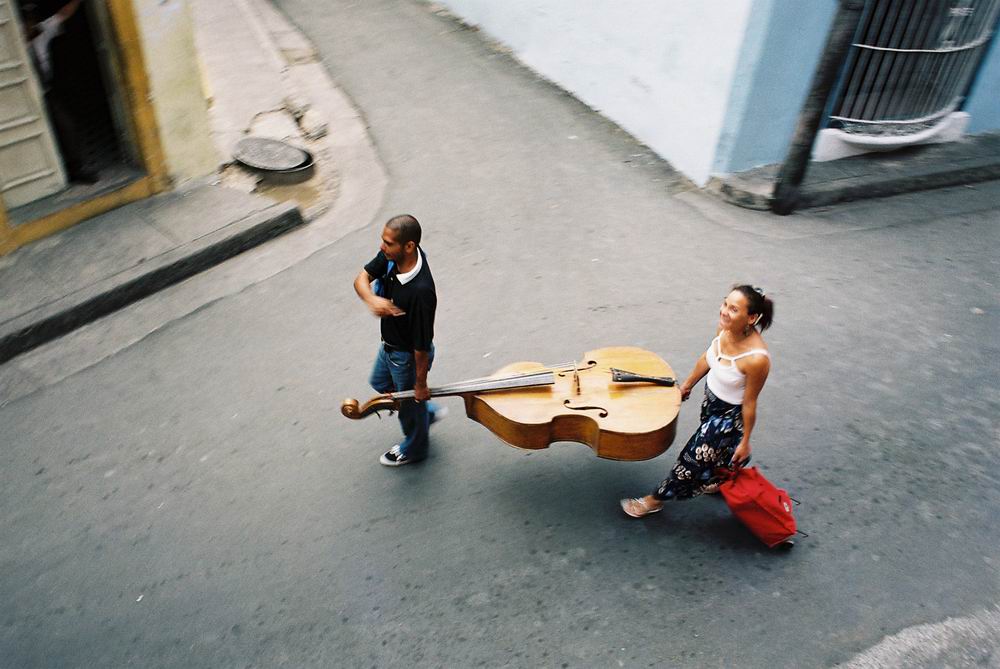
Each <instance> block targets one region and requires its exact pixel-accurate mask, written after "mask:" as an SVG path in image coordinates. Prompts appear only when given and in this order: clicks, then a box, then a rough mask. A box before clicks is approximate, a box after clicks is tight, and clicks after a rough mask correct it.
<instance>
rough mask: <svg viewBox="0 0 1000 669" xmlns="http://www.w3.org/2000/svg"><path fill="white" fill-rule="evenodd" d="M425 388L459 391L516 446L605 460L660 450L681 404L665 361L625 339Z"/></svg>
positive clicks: (382, 398) (392, 402)
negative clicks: (586, 453) (579, 447)
mask: <svg viewBox="0 0 1000 669" xmlns="http://www.w3.org/2000/svg"><path fill="white" fill-rule="evenodd" d="M430 393H431V396H432V397H448V396H452V397H454V396H458V397H461V398H462V399H463V400H464V401H465V413H466V415H467V416H468V417H469V418H471V419H472V420H474V421H476V422H478V423H480V424H482V425H483V426H484V427H486V428H487V429H488V430H490V431H491V432H493V434H495V435H496V436H498V437H499V438H500V439H502V440H503V441H505V442H506V443H508V444H510V445H511V446H514V447H516V448H523V449H530V450H537V449H542V448H548V446H549V444H552V443H554V442H560V441H570V442H578V443H581V444H585V445H587V446H589V447H590V448H591V449H592V450H593V451H594V453H595V454H596V455H597V457H599V458H606V459H609V460H648V459H650V458H654V457H656V456H658V455H660V454H661V453H663V452H664V451H666V450H667V448H668V447H669V446H670V444H671V443H673V440H674V436H675V434H676V430H677V414H678V413H679V412H680V405H681V394H680V390H679V389H678V388H677V384H676V381H675V380H674V372H673V370H672V369H671V368H670V365H668V364H667V363H666V362H665V361H664V360H663V359H662V358H660V357H659V356H658V355H656V354H655V353H651V352H650V351H646V350H643V349H641V348H634V347H625V346H619V347H611V348H602V349H597V350H595V351H589V352H587V353H586V354H584V356H583V358H582V360H581V361H579V362H572V363H565V364H562V365H549V366H547V365H542V364H540V363H537V362H516V363H513V364H510V365H507V366H505V367H502V368H501V369H499V370H497V372H496V373H494V374H493V375H491V376H487V377H482V378H477V379H470V380H467V381H461V382H459V383H452V384H448V385H444V386H440V387H436V388H431V389H430ZM412 399H413V391H412V390H408V391H402V392H396V393H386V394H383V395H377V396H375V397H373V398H372V399H370V400H368V401H367V402H365V403H364V404H360V403H359V402H358V400H355V399H346V400H344V402H343V404H342V406H341V413H343V415H344V416H346V417H347V418H352V419H361V418H365V417H366V416H370V415H372V414H374V413H377V412H380V411H393V410H396V409H398V408H399V404H400V402H405V401H412Z"/></svg>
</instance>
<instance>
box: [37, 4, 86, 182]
mask: <svg viewBox="0 0 1000 669" xmlns="http://www.w3.org/2000/svg"><path fill="white" fill-rule="evenodd" d="M81 2H82V0H71V1H70V2H67V3H66V4H65V5H63V6H62V7H60V8H59V10H58V11H56V12H55V13H54V14H52V15H51V16H49V17H48V18H44V19H43V18H41V17H42V14H41V11H40V9H39V8H38V6H37V5H34V4H26V5H24V7H22V9H21V11H22V14H23V16H24V28H25V32H26V37H27V40H28V51H29V55H30V56H31V60H32V62H33V63H34V66H35V70H36V72H37V73H38V78H39V80H40V82H41V85H42V90H43V92H44V96H45V107H46V109H47V110H48V112H49V118H50V119H51V120H52V129H53V130H54V131H55V135H56V142H57V143H58V144H59V152H60V154H61V155H62V159H63V163H64V164H65V165H66V174H67V176H68V177H69V180H70V181H73V182H76V183H82V184H93V183H97V181H98V175H97V174H96V173H95V172H93V171H90V170H88V169H86V168H85V166H84V151H83V146H82V143H81V141H80V133H79V124H78V122H77V119H76V114H75V107H74V100H73V95H72V94H71V93H70V90H71V88H72V87H71V85H70V82H67V81H65V80H64V79H65V76H64V75H63V76H59V75H58V70H59V69H60V68H58V67H56V66H55V63H54V61H55V60H57V59H55V58H54V57H53V51H54V47H57V46H58V40H59V39H60V38H61V37H62V35H63V29H64V26H65V24H66V22H67V21H69V20H70V18H72V17H73V15H74V14H76V12H77V10H79V8H80V4H81Z"/></svg>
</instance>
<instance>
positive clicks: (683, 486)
mask: <svg viewBox="0 0 1000 669" xmlns="http://www.w3.org/2000/svg"><path fill="white" fill-rule="evenodd" d="M741 439H743V407H742V405H739V404H730V403H729V402H723V401H722V400H720V399H719V398H718V397H716V396H715V393H713V392H712V391H711V390H709V389H708V386H707V385H706V386H705V399H704V400H702V403H701V425H699V426H698V429H697V430H695V433H694V434H692V435H691V438H690V439H688V442H687V444H686V445H685V446H684V450H683V451H681V454H680V457H678V458H677V463H676V464H674V468H673V469H672V470H671V471H670V476H668V477H667V478H666V479H664V481H663V483H661V484H660V487H659V488H657V489H656V492H654V493H653V497H655V498H656V499H658V500H661V501H665V500H669V499H691V498H692V497H696V496H697V495H700V494H701V493H703V492H704V491H705V487H706V486H709V485H711V484H713V483H718V482H719V477H717V476H714V473H715V469H716V468H717V467H722V466H724V465H728V464H729V461H730V459H732V457H733V452H734V451H736V447H737V446H739V445H740V440H741Z"/></svg>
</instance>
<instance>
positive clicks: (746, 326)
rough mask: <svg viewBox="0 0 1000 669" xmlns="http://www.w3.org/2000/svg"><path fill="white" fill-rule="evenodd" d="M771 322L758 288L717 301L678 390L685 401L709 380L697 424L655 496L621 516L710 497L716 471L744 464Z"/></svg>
mask: <svg viewBox="0 0 1000 669" xmlns="http://www.w3.org/2000/svg"><path fill="white" fill-rule="evenodd" d="M773 318H774V302H772V301H771V300H770V299H769V298H768V297H767V296H765V295H764V291H762V290H761V289H760V288H754V287H753V286H749V285H738V286H734V287H733V289H732V291H730V293H729V294H728V295H726V297H725V299H723V300H722V306H721V308H720V309H719V327H718V330H717V332H716V337H715V339H713V340H712V343H711V344H710V345H709V347H708V350H707V351H706V352H705V353H704V354H702V356H701V357H700V358H698V361H697V362H696V363H695V366H694V370H693V371H692V372H691V374H690V375H689V376H688V377H687V379H686V380H685V381H684V383H683V384H681V386H680V391H681V399H684V400H686V399H687V398H688V397H689V396H690V394H691V389H692V388H693V387H694V386H695V384H697V383H698V381H700V380H701V379H702V377H704V376H705V375H706V374H707V375H708V378H707V379H706V381H705V398H704V400H703V401H702V404H701V424H700V425H699V426H698V429H697V430H695V432H694V434H693V435H691V438H690V439H689V440H688V442H687V444H686V445H685V446H684V450H682V451H681V453H680V456H679V457H678V458H677V462H676V463H675V464H674V468H673V469H672V470H671V471H670V474H669V476H668V477H667V478H666V479H664V481H663V482H662V483H660V485H659V487H658V488H657V489H656V490H655V491H653V492H652V493H651V494H648V495H646V496H645V497H637V498H627V499H623V500H621V507H622V510H623V511H625V513H626V514H628V515H629V516H632V517H633V518H641V517H643V516H647V515H649V514H651V513H656V512H657V511H660V510H661V509H662V508H663V505H664V503H665V502H667V501H668V500H684V499H690V498H692V497H695V496H697V495H700V494H702V493H705V492H715V491H717V490H718V483H719V480H720V479H719V477H718V476H717V474H716V469H717V468H721V467H725V466H727V465H728V466H731V467H742V466H744V465H746V464H747V462H749V460H750V451H751V449H750V433H751V432H752V431H753V428H754V424H755V423H756V422H757V397H758V396H759V395H760V391H761V389H762V388H763V387H764V382H765V381H766V380H767V375H768V372H769V371H770V369H771V356H770V353H769V352H768V350H767V344H766V343H765V342H764V338H763V337H762V336H761V333H762V332H763V331H764V330H766V329H767V328H769V327H770V326H771V322H772V320H773Z"/></svg>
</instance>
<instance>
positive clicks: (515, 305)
mask: <svg viewBox="0 0 1000 669" xmlns="http://www.w3.org/2000/svg"><path fill="white" fill-rule="evenodd" d="M277 4H278V5H279V6H280V7H281V8H282V10H283V11H285V12H287V13H288V15H289V16H290V18H291V19H292V20H293V21H294V22H295V23H296V24H297V25H298V26H299V27H300V28H301V29H302V30H303V32H305V33H306V35H307V36H308V37H309V38H310V39H312V40H313V42H314V43H315V45H316V47H317V48H318V49H319V51H320V53H321V54H322V56H323V59H324V63H325V64H326V65H327V67H328V68H329V70H330V72H331V74H332V76H333V78H334V80H336V81H337V83H338V84H339V85H340V86H342V87H343V88H344V90H345V91H346V92H347V93H348V94H349V95H350V96H351V97H352V99H353V101H354V102H355V104H356V105H357V106H358V108H359V109H360V110H361V111H362V112H363V113H364V114H365V117H366V119H367V121H368V123H369V126H370V132H371V133H372V136H373V138H374V140H375V143H376V145H377V147H378V150H379V153H380V156H381V157H382V159H383V161H384V162H385V164H386V166H387V168H388V171H389V181H390V183H389V189H388V195H387V201H386V203H385V206H384V208H383V211H382V215H381V216H380V219H379V220H377V221H375V222H373V224H372V225H371V226H370V227H369V228H367V229H365V230H361V231H358V232H356V233H353V234H351V235H349V236H348V237H346V238H345V239H343V240H342V241H340V242H338V243H336V244H334V245H332V246H330V247H328V248H326V249H324V250H322V251H320V252H319V253H317V254H315V255H313V256H312V257H310V258H308V259H306V260H304V261H302V262H301V263H299V264H297V265H295V266H294V267H292V268H290V269H288V270H286V271H284V272H282V273H280V274H278V275H276V276H274V277H272V278H270V279H268V280H266V281H263V282H261V283H257V284H255V285H253V286H250V287H248V288H247V289H245V290H244V291H242V292H240V293H239V294H237V295H234V296H231V297H228V298H225V299H221V300H217V301H214V302H211V303H209V304H206V305H205V306H204V307H203V308H202V309H201V310H199V311H197V312H195V313H193V314H191V315H190V316H187V317H185V318H183V319H179V320H177V321H175V322H173V323H171V324H169V325H168V326H166V327H163V328H161V329H159V330H157V331H156V332H154V333H153V334H151V335H149V336H148V337H145V338H144V339H142V340H141V341H139V342H138V343H136V344H134V345H132V346H130V347H128V348H126V349H124V350H122V351H121V352H119V353H118V354H116V355H114V356H112V357H110V358H108V359H106V360H104V361H102V362H100V363H99V364H96V365H94V366H92V367H89V368H87V369H85V370H83V371H81V372H79V373H77V374H75V375H73V376H71V377H69V378H67V379H65V380H63V381H61V382H59V383H56V384H54V385H51V386H49V387H46V388H43V389H41V390H39V391H37V392H35V393H33V394H31V395H29V396H27V397H23V398H20V399H17V400H15V401H13V402H11V403H9V404H7V405H6V406H3V407H2V408H0V434H2V446H0V485H2V488H3V491H4V492H3V497H2V499H0V574H2V577H0V601H3V602H5V606H4V608H3V611H2V612H0V666H3V667H11V668H15V667H17V668H20V667H119V666H142V667H159V666H163V667H185V668H195V667H213V668H217V667H333V666H338V667H340V666H343V667H361V666H372V667H397V666H399V667H401V666H418V667H438V666H440V667H466V666H469V667H472V666H487V667H499V666H521V667H664V666H678V667H687V666H691V667H706V666H707V667H733V666H745V667H828V666H834V665H838V664H844V663H849V662H851V661H852V658H855V659H854V660H853V661H854V662H855V665H854V666H863V665H862V664H857V663H858V662H861V661H862V660H863V658H861V657H860V656H859V654H861V653H863V652H865V651H866V650H868V649H871V648H873V647H875V646H877V645H878V644H880V643H885V642H883V639H884V637H887V636H892V635H898V634H900V633H901V632H903V631H904V630H908V629H910V628H914V626H934V625H941V624H945V623H946V621H948V620H949V619H967V618H975V619H976V620H986V621H987V623H986V625H985V629H986V631H985V632H976V631H973V632H971V633H970V635H969V636H966V637H962V638H963V639H964V641H962V643H961V645H960V646H955V645H954V643H952V644H951V645H949V643H950V642H949V641H948V639H953V637H944V636H940V635H939V636H934V635H933V634H931V639H932V640H931V641H928V642H927V643H926V644H924V650H927V649H928V648H930V649H931V650H933V649H934V648H937V649H938V650H939V651H940V653H941V655H939V656H934V657H948V658H952V659H949V660H947V661H946V662H945V664H939V665H937V666H945V665H948V666H976V663H978V665H979V666H984V665H985V666H1000V665H998V663H1000V639H998V638H997V637H996V635H994V636H990V634H991V632H990V631H989V630H990V629H994V630H995V627H996V625H995V620H996V618H995V617H991V616H993V615H994V612H995V611H996V607H997V601H998V594H1000V552H998V551H997V548H996V547H997V546H998V545H1000V523H998V522H997V520H996V510H997V509H998V504H1000V474H998V472H1000V456H998V452H997V447H998V445H1000V443H998V442H1000V427H998V424H997V420H996V416H997V415H998V411H1000V383H998V381H997V378H998V374H997V372H998V371H1000V370H998V362H997V361H998V359H1000V344H998V338H997V336H996V332H997V330H998V327H1000V318H998V313H1000V293H998V289H997V281H998V269H1000V260H998V257H997V254H996V248H997V247H998V244H1000V226H998V222H1000V214H998V211H1000V210H998V206H997V203H998V202H1000V184H997V183H987V184H980V185H976V186H975V187H968V188H957V189H951V190H946V191H937V192H928V193H922V194H915V195H910V196H904V197H897V198H892V199H887V200H881V201H872V202H867V203H860V204H854V205H846V206H842V207H838V208H833V209H830V210H827V211H814V212H807V213H803V214H799V215H795V216H792V217H788V218H784V219H775V218H772V217H770V216H769V215H767V214H762V213H759V212H749V211H743V210H737V209H733V208H731V207H729V206H728V205H722V204H718V203H715V202H714V201H712V200H710V199H708V198H707V196H705V195H702V194H700V193H698V192H695V191H694V190H693V188H692V186H691V185H690V184H688V183H686V182H685V181H684V180H683V179H682V178H680V177H679V176H678V175H677V174H676V173H674V172H672V171H671V170H670V168H669V166H667V165H666V164H664V163H663V162H662V161H659V160H658V159H656V158H655V156H653V155H652V154H651V153H650V152H649V151H648V150H647V149H646V148H644V147H643V146H641V145H639V144H637V143H636V142H635V141H634V140H632V139H631V138H630V137H629V136H628V135H626V134H625V133H624V132H622V131H621V130H620V129H618V128H616V127H615V126H614V125H612V124H611V123H609V122H607V121H605V120H603V119H602V118H601V117H600V116H599V115H598V114H596V113H595V112H594V111H593V110H590V109H588V108H586V107H585V106H583V105H581V104H580V103H579V102H577V101H575V100H574V99H573V98H572V97H570V96H568V95H566V94H564V93H562V92H560V91H559V90H558V89H556V88H554V87H553V86H552V85H551V84H549V83H547V82H545V81H543V80H541V79H539V78H537V77H535V76H534V75H533V74H531V73H530V72H529V71H527V70H525V69H524V68H522V67H520V66H519V65H518V64H517V63H516V62H514V61H513V60H512V59H511V58H510V56H509V55H506V54H505V53H503V52H502V51H500V50H497V49H494V48H492V47H491V46H490V44H489V43H488V41H487V40H485V39H484V37H483V36H482V35H481V34H480V33H478V32H476V31H472V30H467V29H463V28H462V27H461V26H460V25H458V24H456V23H454V22H453V21H451V20H449V19H447V18H444V17H441V16H438V15H435V14H434V13H433V12H431V11H429V10H428V9H427V8H426V7H425V6H424V5H420V4H416V3H411V2H407V1H402V0H366V1H365V2H350V1H348V0H337V1H333V0H331V1H330V2H324V3H316V2H311V1H309V0H280V1H279V2H278V3H277ZM401 212H408V213H412V214H414V215H416V216H417V217H418V218H419V219H420V220H421V221H422V223H423V224H424V229H425V239H424V248H425V250H426V253H427V256H428V259H429V262H430V264H431V267H432V269H433V271H434V276H435V279H436V282H437V285H438V295H439V303H440V306H439V312H438V319H437V337H436V344H437V360H436V362H435V366H434V369H433V370H432V372H431V382H432V385H433V384H434V383H443V382H450V381H456V380H461V379H464V378H471V377H477V376H482V375H484V374H488V373H490V372H492V371H493V370H495V369H497V368H499V367H501V366H503V365H505V364H507V363H510V362H514V361H518V360H537V361H541V362H563V361H566V360H571V359H574V358H579V357H582V354H583V353H584V352H585V351H588V350H591V349H595V348H599V347H602V346H609V345H633V346H641V347H644V348H648V349H650V350H653V351H656V352H657V353H659V354H660V355H661V356H662V357H663V358H664V359H666V360H667V361H668V362H669V363H670V364H671V365H672V366H673V368H674V369H675V370H676V372H677V373H678V374H681V375H683V374H686V373H687V372H688V371H689V369H690V368H691V365H692V364H693V362H694V360H695V358H696V357H697V356H698V355H699V354H700V353H701V352H702V351H703V350H704V349H705V347H706V346H707V345H708V343H709V341H710V340H711V338H712V336H713V335H714V328H715V322H716V319H717V313H718V312H717V307H718V303H719V301H720V299H721V298H722V296H723V295H724V294H725V293H726V292H727V290H728V288H729V286H730V285H731V284H733V283H734V282H737V281H740V282H742V281H747V282H750V283H753V284H755V285H760V286H762V287H764V288H765V290H766V291H767V292H768V294H769V295H770V296H771V297H772V298H773V299H774V300H775V303H776V314H775V324H774V327H773V329H772V330H771V331H769V332H768V333H767V341H768V343H769V345H770V347H771V352H772V356H773V371H772V374H771V378H770V379H769V381H768V383H767V386H766V389H765V391H764V393H763V394H762V396H761V402H760V414H761V415H760V419H759V423H758V427H757V430H756V431H755V433H754V435H755V439H754V459H755V461H756V462H757V464H758V465H760V466H761V467H762V469H763V470H764V472H765V473H766V474H767V475H768V476H769V477H770V478H772V479H773V480H774V481H775V482H776V483H779V484H780V485H783V486H785V487H787V488H788V489H789V491H790V492H791V493H792V495H793V496H795V497H796V498H798V499H800V500H801V501H802V506H801V507H799V509H798V518H799V523H800V526H801V527H802V528H803V529H804V530H806V531H807V532H809V533H810V536H809V538H807V539H802V540H801V541H800V542H799V543H798V545H797V546H796V547H795V548H794V549H793V550H792V551H789V552H785V553H774V552H770V551H768V550H767V549H765V548H764V547H763V546H762V545H760V544H759V543H758V542H757V541H756V540H755V539H754V538H753V537H752V536H751V535H750V534H749V533H748V532H747V531H746V530H745V529H744V528H743V527H742V526H740V525H739V523H738V522H737V521H736V520H734V519H733V518H732V517H731V515H730V514H729V512H728V511H727V510H726V508H725V505H724V503H723V502H722V501H721V500H720V499H718V498H717V497H712V498H700V499H697V500H694V501H691V502H688V503H683V504H676V505H674V506H672V507H670V508H668V509H666V510H665V511H664V512H663V513H660V514H658V515H656V516H653V517H651V518H648V519H644V520H641V521H637V520H633V519H629V518H627V517H625V516H624V515H623V514H622V512H621V510H620V509H619V507H618V498H619V497H621V496H625V495H638V494H641V493H645V492H647V491H649V490H650V489H651V488H652V487H653V486H655V484H656V483H658V482H659V480H660V479H661V478H662V477H663V476H664V475H665V474H666V472H667V470H668V469H669V467H670V466H671V464H672V459H673V457H674V456H675V455H676V452H677V451H678V450H679V448H680V446H681V445H682V444H683V441H684V440H685V439H686V437H687V435H688V434H689V433H690V432H691V430H692V429H693V428H694V427H695V425H696V422H697V403H696V402H689V403H687V404H685V405H684V407H683V409H682V413H681V416H680V419H679V428H678V439H677V442H675V444H674V446H673V447H672V448H671V449H670V450H669V451H667V453H666V454H665V455H663V456H661V457H660V458H657V459H655V460H651V461H646V462H640V463H618V462H611V461H604V460H600V459H598V458H595V457H593V456H592V455H591V454H590V452H589V450H588V449H586V448H585V447H583V446H579V445H574V444H556V445H553V446H552V447H551V448H549V449H547V450H543V451H538V452H523V451H518V450H515V449H512V448H510V447H508V446H506V445H504V444H502V443H501V442H500V441H499V440H498V439H496V438H495V437H494V436H493V435H492V434H490V433H489V432H488V431H486V430H485V429H484V428H482V427H481V426H480V425H478V424H476V423H474V422H472V421H470V420H467V419H466V418H465V417H463V416H462V408H461V403H460V401H458V400H455V399H451V400H443V401H444V402H445V403H447V404H448V405H449V406H450V408H451V409H452V411H451V416H449V418H448V419H447V420H446V421H444V422H442V423H441V424H439V425H436V426H435V427H434V428H433V431H432V454H431V457H430V459H428V460H427V461H425V462H423V463H420V464H418V465H415V466H412V467H405V468H400V469H389V468H385V467H381V466H379V464H378V456H379V454H380V453H381V452H382V451H383V450H385V449H386V448H387V447H388V446H391V445H392V444H393V443H394V440H395V439H396V437H397V433H398V428H397V424H396V422H395V419H388V420H379V419H377V418H369V419H367V420H365V421H348V420H346V419H344V418H343V417H341V415H340V413H339V406H340V402H341V400H342V399H343V398H345V397H355V398H366V397H368V396H369V395H370V394H371V391H370V390H369V389H368V388H367V387H366V378H367V374H368V370H369V367H370V364H371V359H372V357H373V355H374V353H375V349H376V345H377V341H378V334H377V332H378V324H377V321H376V320H375V319H374V318H372V317H371V316H370V315H369V314H368V313H367V311H366V310H365V309H364V307H363V306H362V305H361V304H360V302H358V300H357V298H356V297H355V295H354V293H353V290H352V288H351V282H352V280H353V278H354V276H355V275H356V274H357V272H358V271H359V269H360V267H361V266H362V265H363V264H364V263H365V262H366V261H367V260H369V259H370V258H371V256H372V255H374V253H375V252H376V251H377V244H378V237H379V231H380V228H381V225H380V223H381V220H384V218H387V217H388V216H389V215H391V214H395V213H401ZM190 281H192V282H197V281H199V278H198V277H196V278H194V279H191V280H190ZM150 299H154V300H155V299H157V298H156V297H153V298H150ZM695 392H696V393H700V392H701V388H700V387H699V388H698V389H696V391H695ZM989 621H994V623H993V624H992V626H991V623H989ZM921 629H935V628H933V627H932V628H926V627H924V628H921ZM976 629H978V628H976ZM942 639H943V640H942ZM891 641H892V640H891V639H890V642H891ZM935 644H938V646H935ZM967 651H968V652H967ZM967 656H968V657H967ZM970 658H971V659H970ZM929 662H931V663H930V664H928V665H927V666H935V665H934V663H933V657H932V658H931V660H929ZM967 662H968V663H967ZM963 663H965V664H963ZM871 666H877V664H876V665H871ZM883 666H885V665H883Z"/></svg>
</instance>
